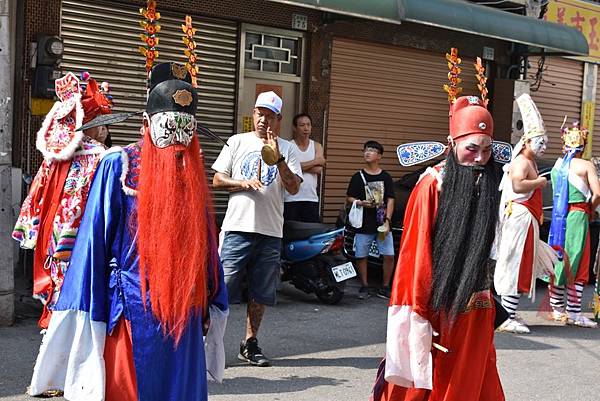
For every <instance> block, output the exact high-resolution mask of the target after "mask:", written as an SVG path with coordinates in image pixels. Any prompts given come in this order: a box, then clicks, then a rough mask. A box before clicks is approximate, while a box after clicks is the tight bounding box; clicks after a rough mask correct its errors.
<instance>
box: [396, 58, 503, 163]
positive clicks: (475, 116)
mask: <svg viewBox="0 0 600 401" xmlns="http://www.w3.org/2000/svg"><path fill="white" fill-rule="evenodd" d="M446 61H447V63H448V69H449V70H450V71H449V72H448V81H449V83H448V84H445V85H444V91H446V93H447V94H448V103H449V106H450V111H449V120H450V121H449V128H450V129H449V131H450V132H449V133H450V138H451V142H453V141H454V140H455V139H457V138H460V137H463V136H466V135H471V134H485V135H488V136H490V137H493V131H494V125H493V124H494V122H493V119H492V116H491V114H490V113H489V111H488V110H487V105H488V103H489V100H488V90H487V86H486V82H487V78H486V77H485V68H484V67H483V65H482V62H481V59H480V58H479V57H477V60H476V63H475V70H476V75H475V77H476V78H477V88H478V89H479V92H480V97H479V96H460V97H459V95H460V94H461V93H462V89H463V88H462V87H460V86H459V85H460V83H461V82H462V80H461V79H460V73H461V68H460V64H461V63H462V60H461V59H460V57H459V56H458V49H457V48H455V47H453V48H452V49H450V53H448V54H446ZM447 150H448V145H445V144H443V143H441V142H435V141H428V142H413V143H406V144H403V145H400V146H398V148H397V149H396V153H397V155H398V160H399V161H400V164H401V165H402V166H405V167H408V166H414V165H416V164H420V163H425V162H427V161H430V160H433V159H435V158H437V157H439V156H441V155H443V154H444V153H445V152H446V151H447ZM511 152H512V149H511V146H510V144H508V143H505V142H499V141H494V142H493V144H492V153H493V156H494V159H495V160H496V161H498V162H500V163H508V162H510V160H511Z"/></svg>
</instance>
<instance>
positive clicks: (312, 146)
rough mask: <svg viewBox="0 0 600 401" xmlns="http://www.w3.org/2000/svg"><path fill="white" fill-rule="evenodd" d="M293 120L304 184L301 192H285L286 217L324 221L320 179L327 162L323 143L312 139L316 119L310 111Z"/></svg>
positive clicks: (289, 218) (314, 221)
mask: <svg viewBox="0 0 600 401" xmlns="http://www.w3.org/2000/svg"><path fill="white" fill-rule="evenodd" d="M292 123H293V131H294V135H293V139H292V144H293V145H294V147H295V150H296V153H297V154H298V160H299V161H300V165H301V166H302V178H303V179H304V181H302V184H300V190H299V191H298V193H297V194H294V195H292V194H290V193H288V192H286V193H285V204H284V212H283V217H284V218H285V220H296V221H306V222H313V223H317V222H320V221H321V218H320V211H319V195H317V182H318V179H319V174H321V172H322V171H323V167H325V163H326V160H325V157H324V156H323V146H321V144H320V143H318V142H315V141H313V140H312V139H310V134H311V132H312V120H311V118H310V116H309V115H308V114H304V113H301V114H297V115H296V116H294V119H293V120H292Z"/></svg>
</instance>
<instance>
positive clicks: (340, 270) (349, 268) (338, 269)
mask: <svg viewBox="0 0 600 401" xmlns="http://www.w3.org/2000/svg"><path fill="white" fill-rule="evenodd" d="M331 272H332V273H333V277H334V278H335V281H337V282H338V283H339V282H342V281H344V280H348V279H349V278H352V277H356V270H354V266H353V265H352V262H346V263H344V264H343V265H338V266H334V267H332V268H331Z"/></svg>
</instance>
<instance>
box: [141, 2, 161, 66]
mask: <svg viewBox="0 0 600 401" xmlns="http://www.w3.org/2000/svg"><path fill="white" fill-rule="evenodd" d="M140 14H141V15H142V16H143V17H144V20H142V21H140V26H141V27H142V28H143V29H144V33H142V34H140V38H141V39H142V42H144V44H145V46H140V48H139V49H140V53H142V55H143V56H144V57H146V75H147V76H148V77H149V76H150V71H151V70H152V65H153V64H154V61H155V60H156V59H157V58H158V50H156V47H157V46H158V36H157V34H158V32H160V24H159V23H158V20H159V19H160V13H158V12H156V1H154V0H148V3H147V4H146V8H140Z"/></svg>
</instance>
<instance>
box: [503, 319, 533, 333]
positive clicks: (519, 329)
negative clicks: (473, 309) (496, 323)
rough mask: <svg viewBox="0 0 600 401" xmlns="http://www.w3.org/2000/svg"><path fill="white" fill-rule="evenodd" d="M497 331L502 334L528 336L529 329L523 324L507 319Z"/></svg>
mask: <svg viewBox="0 0 600 401" xmlns="http://www.w3.org/2000/svg"><path fill="white" fill-rule="evenodd" d="M498 331H501V332H504V333H515V334H529V333H530V331H529V327H527V326H526V325H525V324H523V323H521V322H519V321H517V320H515V319H508V320H507V321H505V322H504V323H502V324H501V325H500V327H498Z"/></svg>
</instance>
